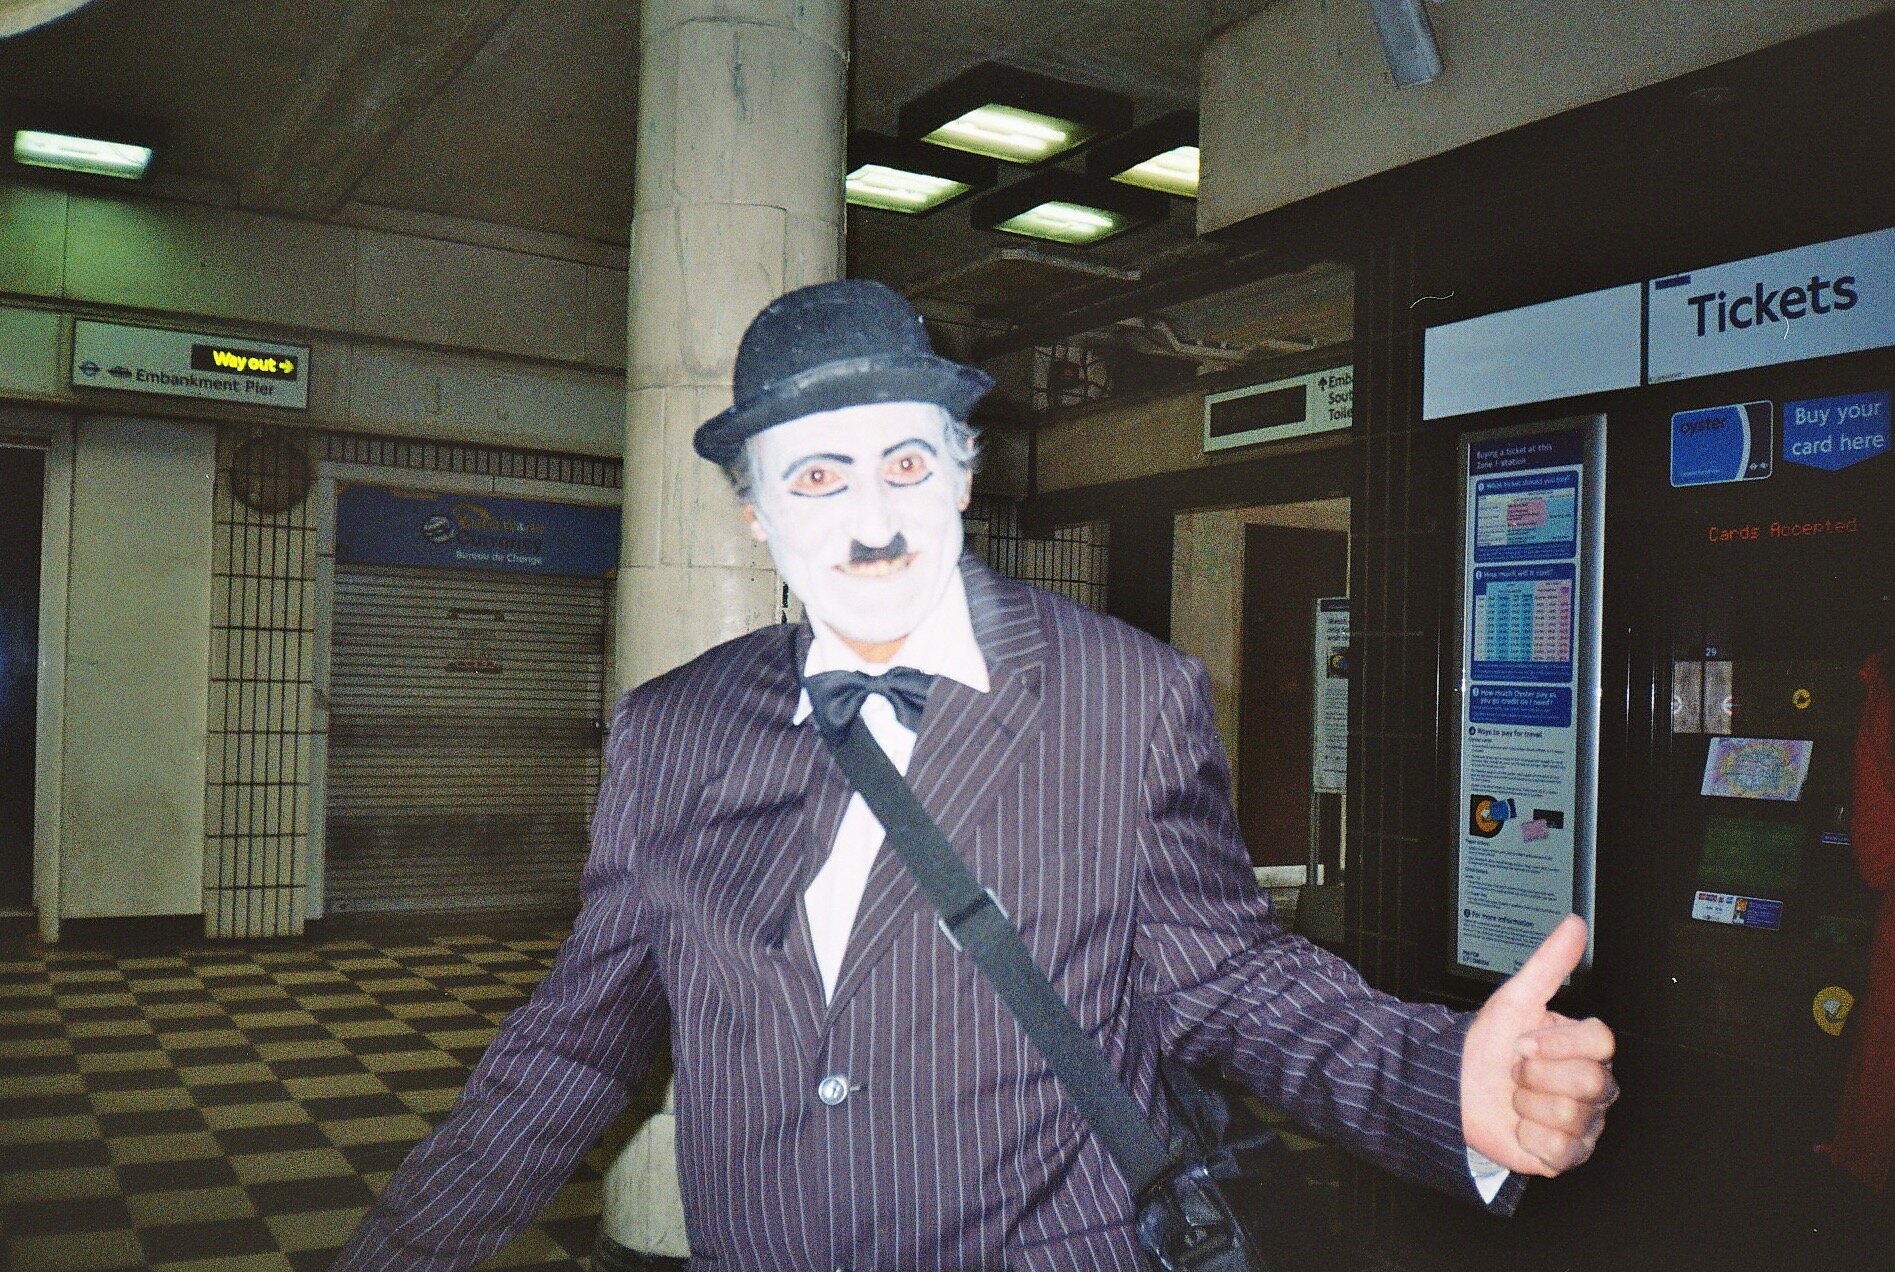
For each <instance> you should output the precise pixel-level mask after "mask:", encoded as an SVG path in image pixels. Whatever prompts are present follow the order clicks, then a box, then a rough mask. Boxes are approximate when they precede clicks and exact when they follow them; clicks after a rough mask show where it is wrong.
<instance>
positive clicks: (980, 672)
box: [794, 570, 988, 999]
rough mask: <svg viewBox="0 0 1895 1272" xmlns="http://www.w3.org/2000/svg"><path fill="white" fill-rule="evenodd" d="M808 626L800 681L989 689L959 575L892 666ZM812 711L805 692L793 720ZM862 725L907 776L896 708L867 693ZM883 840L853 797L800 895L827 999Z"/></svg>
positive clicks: (909, 736) (909, 745)
mask: <svg viewBox="0 0 1895 1272" xmlns="http://www.w3.org/2000/svg"><path fill="white" fill-rule="evenodd" d="M809 626H810V630H811V632H813V633H814V637H815V638H814V639H813V640H811V641H810V643H809V657H808V658H807V659H806V660H805V661H804V663H803V675H804V676H805V677H808V676H813V675H816V674H817V673H819V672H824V671H861V672H867V673H868V674H869V675H871V676H875V675H880V674H881V673H882V672H884V671H887V670H888V669H889V668H890V667H912V668H914V669H915V670H916V671H923V672H926V673H928V674H929V675H931V676H946V677H948V678H949V679H951V680H958V681H960V682H961V683H962V684H964V685H966V686H967V687H968V688H969V689H972V690H974V691H975V692H976V693H986V692H987V690H988V681H987V660H986V659H985V658H983V657H982V656H981V652H980V644H979V642H978V641H976V640H975V639H974V623H973V620H972V619H971V618H970V617H968V613H967V589H966V587H965V586H963V585H962V583H961V575H960V571H958V570H956V571H955V572H954V573H953V574H951V575H949V576H948V587H947V591H946V593H945V594H944V595H943V596H942V597H941V603H940V604H939V605H937V606H935V607H934V609H933V611H931V612H930V613H929V615H928V616H927V617H926V618H924V619H922V620H921V625H920V626H919V627H917V628H915V630H914V631H913V632H911V633H910V634H909V636H908V639H906V640H904V641H903V642H902V645H901V648H900V649H899V650H898V651H896V653H895V657H894V658H893V660H891V661H890V662H887V663H872V662H866V661H864V660H863V659H862V658H861V657H859V656H858V655H857V654H856V652H855V651H854V650H853V649H850V648H849V646H848V645H847V644H845V643H844V642H843V640H842V638H841V637H840V636H837V635H836V634H835V633H834V632H833V631H831V630H830V629H829V628H828V627H827V626H825V625H824V624H823V623H822V622H821V621H820V620H818V619H816V618H814V617H813V616H812V617H811V619H810V623H809ZM809 712H810V706H809V695H808V694H807V693H804V694H803V695H802V696H801V697H800V698H799V699H798V701H797V704H796V715H795V718H794V723H796V724H801V723H802V722H803V721H804V720H806V719H808V718H809ZM862 723H863V724H864V725H866V726H867V727H868V731H869V734H870V735H871V736H872V737H874V739H875V741H876V744H877V745H878V746H880V747H881V748H882V750H883V751H885V752H886V753H887V754H888V758H889V761H890V762H891V763H893V764H894V766H895V768H896V770H897V771H898V772H900V773H901V774H902V776H904V777H906V776H907V774H908V762H909V761H910V760H912V759H913V758H914V754H915V735H914V733H913V732H912V731H911V730H909V729H908V728H906V727H905V726H904V725H903V724H902V723H901V721H899V720H897V719H896V718H895V708H894V707H893V706H891V705H889V701H888V699H886V698H884V697H882V695H880V694H878V693H872V694H870V695H869V696H868V697H867V698H866V699H865V700H864V701H863V703H862ZM882 838H883V834H882V823H881V822H879V821H877V820H876V819H875V814H874V813H872V812H870V811H869V806H868V804H867V803H865V802H864V801H863V799H862V796H861V795H860V794H854V795H851V796H850V797H849V806H848V807H847V808H846V809H844V810H843V813H842V822H841V824H840V825H839V826H837V827H836V838H835V842H834V843H833V844H831V845H830V848H829V857H828V860H826V861H824V862H823V865H822V869H820V870H818V871H817V872H816V877H815V879H813V880H812V881H811V882H810V885H809V888H808V890H806V891H805V892H804V893H803V910H804V912H805V913H806V914H807V915H808V916H809V935H810V940H811V942H812V943H813V944H814V945H815V947H816V966H817V967H818V968H819V969H820V970H821V971H822V992H823V997H824V998H825V999H829V998H833V997H834V996H835V992H836V981H837V980H838V978H839V977H840V974H841V971H842V956H843V952H844V951H845V950H847V949H848V945H849V932H850V930H851V929H852V928H853V927H854V926H855V912H856V910H857V909H858V908H859V907H860V906H861V904H862V891H863V889H864V888H866V887H867V886H868V880H869V868H870V867H872V866H873V865H874V864H875V854H876V853H878V852H879V851H881V847H882Z"/></svg>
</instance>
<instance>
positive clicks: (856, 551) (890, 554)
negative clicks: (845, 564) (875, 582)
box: [849, 530, 908, 565]
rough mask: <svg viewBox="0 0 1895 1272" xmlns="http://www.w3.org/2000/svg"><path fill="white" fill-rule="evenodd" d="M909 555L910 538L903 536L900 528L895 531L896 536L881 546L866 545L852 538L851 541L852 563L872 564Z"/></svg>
mask: <svg viewBox="0 0 1895 1272" xmlns="http://www.w3.org/2000/svg"><path fill="white" fill-rule="evenodd" d="M907 555H908V540H906V539H904V538H902V537H901V531H899V530H897V531H896V532H895V537H894V538H892V539H890V540H889V541H888V542H887V543H884V544H883V545H882V546H881V547H879V548H870V547H864V546H863V545H862V544H860V543H857V542H855V541H854V540H850V542H849V564H850V565H871V564H873V563H874V562H876V561H897V560H900V559H901V558H902V557H905V556H907Z"/></svg>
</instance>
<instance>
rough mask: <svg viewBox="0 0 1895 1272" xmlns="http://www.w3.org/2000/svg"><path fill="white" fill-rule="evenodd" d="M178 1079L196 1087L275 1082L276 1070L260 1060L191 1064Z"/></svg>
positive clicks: (179, 1074) (179, 1072)
mask: <svg viewBox="0 0 1895 1272" xmlns="http://www.w3.org/2000/svg"><path fill="white" fill-rule="evenodd" d="M178 1077H179V1079H180V1080H182V1081H183V1082H185V1083H187V1084H189V1085H190V1086H194V1087H202V1086H225V1085H227V1084H229V1083H232V1082H274V1081H276V1070H274V1069H272V1068H271V1067H270V1066H269V1065H267V1064H264V1063H263V1062H262V1061H260V1060H245V1061H242V1062H240V1063H237V1064H190V1065H186V1066H184V1067H183V1068H182V1069H179V1070H178Z"/></svg>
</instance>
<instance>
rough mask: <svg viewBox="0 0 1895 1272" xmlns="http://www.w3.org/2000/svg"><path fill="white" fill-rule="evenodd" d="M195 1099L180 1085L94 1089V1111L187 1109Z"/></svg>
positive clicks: (138, 1111) (134, 1111) (133, 1111)
mask: <svg viewBox="0 0 1895 1272" xmlns="http://www.w3.org/2000/svg"><path fill="white" fill-rule="evenodd" d="M194 1103H196V1101H195V1100H193V1099H192V1098H191V1093H190V1092H189V1091H187V1090H185V1089H184V1088H183V1087H181V1086H161V1087H147V1088H145V1089H144V1090H142V1091H94V1092H93V1093H92V1111H93V1112H94V1113H155V1112H157V1111H159V1110H161V1109H188V1108H190V1107H191V1106H192V1105H193V1104H194Z"/></svg>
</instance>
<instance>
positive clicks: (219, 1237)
mask: <svg viewBox="0 0 1895 1272" xmlns="http://www.w3.org/2000/svg"><path fill="white" fill-rule="evenodd" d="M138 1240H139V1242H140V1243H141V1244H142V1245H143V1246H144V1247H145V1257H146V1258H147V1259H149V1260H151V1262H153V1263H170V1262H182V1261H184V1260H186V1259H210V1258H220V1257H222V1258H228V1257H230V1256H233V1255H240V1254H261V1253H263V1252H264V1251H266V1250H274V1249H276V1238H275V1237H274V1236H273V1235H271V1233H270V1229H269V1226H268V1225H267V1224H265V1223H264V1222H263V1220H261V1219H213V1220H207V1221H203V1222H198V1223H174V1224H167V1225H166V1226H164V1227H162V1228H145V1229H142V1230H141V1231H140V1232H139V1234H138Z"/></svg>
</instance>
